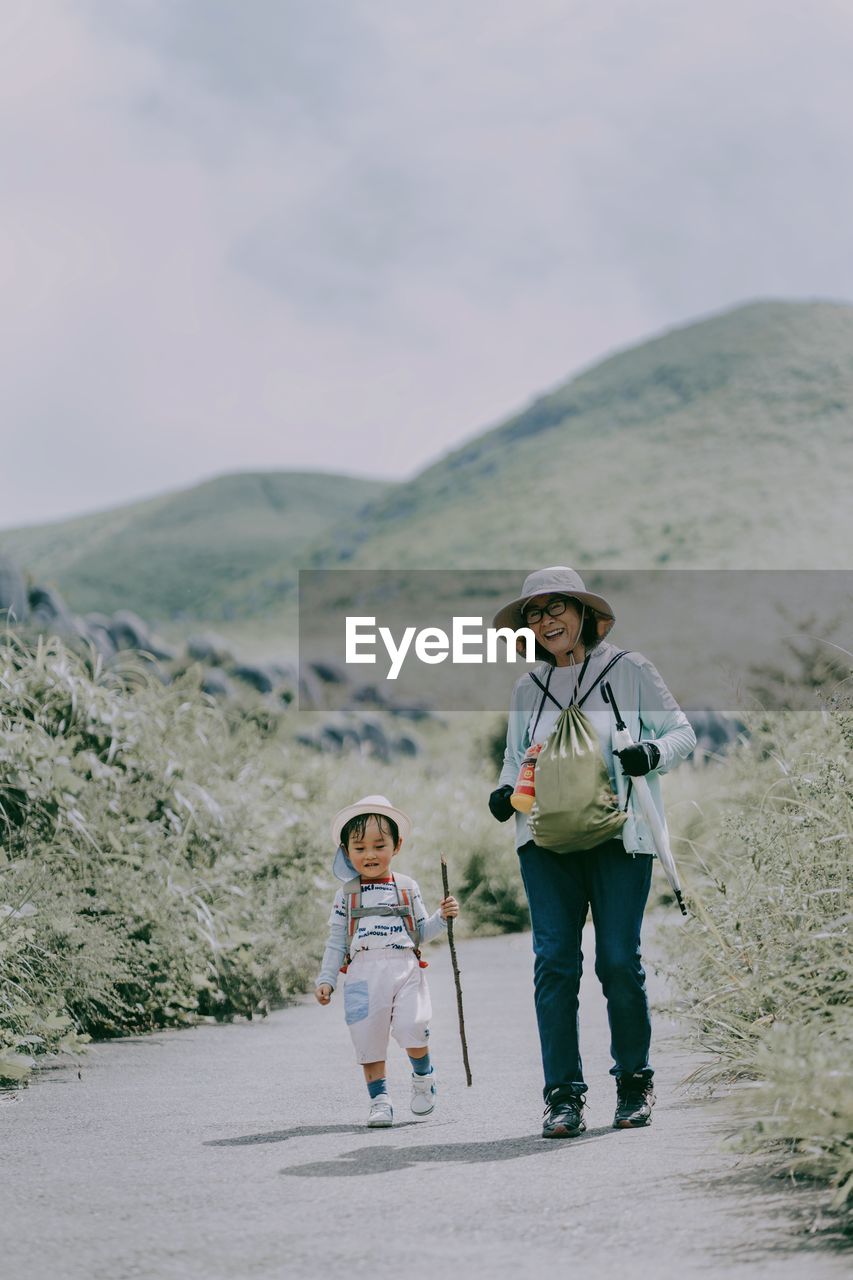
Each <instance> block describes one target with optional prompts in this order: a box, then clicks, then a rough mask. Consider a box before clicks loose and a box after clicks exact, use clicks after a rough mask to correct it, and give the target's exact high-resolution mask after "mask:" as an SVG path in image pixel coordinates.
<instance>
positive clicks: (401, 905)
mask: <svg viewBox="0 0 853 1280" xmlns="http://www.w3.org/2000/svg"><path fill="white" fill-rule="evenodd" d="M391 879H392V881H393V884H394V892H395V894H396V897H397V905H396V906H394V907H391V906H386V905H382V906H373V907H364V906H362V900H361V889H362V884H361V876H354V877H353V879H352V880H348V881H347V883H346V884H345V885H344V890H343V894H344V905H345V907H346V913H347V923H346V937H347V950H346V955H345V956H344V962H343V964H342V965H341V973H346V971H347V969H348V968H349V966H350V965H351V964H352V944H353V939H354V938H355V934H356V930H357V929H358V922H359V920H360V919H361V917H362V916H374V915H375V916H396V917H397V918H398V919H399V921H400V923H401V924H402V926H403V928H404V929H405V931H406V934H407V935H408V937H409V940H410V941H411V944H412V947H413V948H414V952H415V956H416V958H417V960H418V963H419V964H420V966H421V968H422V969H426V968H427V962H426V960H422V959H421V951H420V932H421V931H420V928H419V926H418V921H417V917H416V916H415V894H414V883H415V882H414V880H412V879H411V878H410V877H409V876H402V875H401V876H395V875H392V876H391Z"/></svg>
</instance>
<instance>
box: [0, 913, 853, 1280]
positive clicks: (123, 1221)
mask: <svg viewBox="0 0 853 1280" xmlns="http://www.w3.org/2000/svg"><path fill="white" fill-rule="evenodd" d="M664 927H665V926H664ZM590 943H591V938H589V937H588V938H586V939H585V947H586V949H587V951H589V950H590ZM652 944H653V935H652ZM653 949H654V948H653V945H652V952H653ZM460 963H461V965H462V968H463V984H464V991H465V1001H466V1020H467V1022H468V1027H469V1041H470V1046H471V1064H472V1069H473V1073H474V1087H473V1088H472V1089H466V1087H465V1079H464V1074H463V1070H462V1062H461V1054H460V1051H459V1045H458V1041H457V1038H456V1022H455V1017H456V1011H455V1000H454V996H453V986H452V978H451V976H450V966H449V956H448V952H447V948H446V947H443V948H438V947H435V948H433V949H432V957H431V965H430V971H429V973H430V979H431V985H432V990H433V1001H434V1004H435V1007H436V1012H435V1018H434V1022H433V1033H432V1044H433V1057H434V1060H435V1063H436V1067H437V1070H438V1071H439V1073H440V1075H439V1080H440V1090H441V1092H440V1106H439V1108H438V1110H437V1111H436V1113H435V1115H434V1116H433V1117H431V1118H430V1119H428V1120H426V1121H415V1120H414V1119H413V1117H412V1116H411V1114H410V1112H409V1110H408V1072H407V1064H406V1063H405V1062H404V1060H403V1059H402V1057H401V1056H400V1055H398V1054H397V1051H396V1050H395V1051H394V1058H393V1062H392V1064H391V1070H390V1072H389V1075H390V1080H391V1086H392V1093H393V1097H394V1099H395V1103H396V1109H397V1117H398V1119H399V1120H400V1124H399V1125H398V1126H396V1127H395V1128H393V1129H391V1130H385V1131H370V1130H366V1129H365V1128H364V1127H363V1120H364V1116H365V1114H366V1109H367V1108H366V1093H365V1091H364V1087H363V1085H362V1084H361V1082H360V1080H359V1073H358V1072H357V1069H356V1067H355V1066H354V1064H353V1062H352V1055H351V1049H350V1044H349V1038H348V1036H347V1033H346V1029H345V1027H344V1024H343V1014H342V1010H341V1007H340V1000H339V997H337V996H336V997H335V1000H334V1001H333V1004H332V1006H331V1007H330V1008H328V1009H321V1008H320V1007H319V1006H318V1005H316V1004H315V1003H314V1002H313V1000H311V999H310V998H306V999H305V1000H304V1001H302V1002H301V1003H300V1004H299V1005H298V1006H296V1007H294V1008H290V1009H286V1010H283V1011H281V1012H279V1013H277V1014H275V1015H274V1016H272V1017H271V1018H269V1019H267V1020H266V1021H263V1022H257V1023H252V1024H248V1025H246V1024H241V1025H236V1026H230V1027H228V1026H225V1027H210V1026H204V1027H199V1028H197V1029H194V1030H190V1031H182V1032H168V1033H163V1034H160V1035H156V1036H150V1037H145V1038H140V1039H136V1040H126V1041H121V1042H117V1043H114V1044H111V1045H104V1046H100V1047H98V1048H97V1049H95V1050H93V1051H92V1053H91V1055H90V1057H89V1059H88V1061H87V1062H86V1063H84V1066H83V1071H82V1077H83V1078H82V1080H78V1079H77V1072H76V1068H72V1067H62V1068H59V1069H56V1070H53V1071H50V1072H47V1073H44V1074H43V1075H42V1076H41V1078H40V1079H39V1082H38V1083H37V1084H35V1085H34V1086H33V1087H31V1088H30V1089H28V1090H26V1091H24V1092H23V1093H21V1094H20V1095H19V1097H18V1099H17V1101H14V1102H7V1103H5V1104H4V1105H3V1106H0V1132H2V1144H3V1148H4V1162H3V1163H4V1166H5V1170H4V1175H5V1176H4V1177H3V1180H2V1189H0V1258H2V1263H3V1266H2V1273H3V1274H4V1275H8V1276H12V1275H21V1276H23V1275H26V1276H27V1277H28V1280H78V1277H79V1280H83V1278H84V1277H85V1280H131V1278H136V1277H146V1278H147V1277H151V1278H152V1280H153V1278H155V1277H156V1280H172V1277H174V1278H175V1280H177V1278H178V1277H180V1278H181V1280H184V1278H187V1280H190V1278H191V1280H196V1278H197V1280H220V1278H221V1280H226V1278H227V1280H243V1277H246V1278H249V1277H251V1278H255V1277H258V1278H259V1280H266V1278H267V1277H269V1278H270V1280H272V1278H273V1277H283V1276H288V1277H289V1276H298V1277H313V1276H329V1275H330V1274H336V1275H339V1276H352V1275H362V1274H364V1275H368V1274H370V1275H372V1276H375V1277H385V1276H388V1277H391V1276H393V1277H394V1278H395V1280H398V1278H399V1277H400V1276H402V1275H412V1274H414V1273H415V1271H417V1273H418V1274H424V1275H427V1276H428V1275H436V1274H437V1275H439V1276H440V1277H442V1280H447V1278H448V1277H455V1276H465V1277H473V1278H475V1280H477V1278H479V1277H481V1276H482V1277H486V1276H490V1277H495V1276H512V1277H516V1278H517V1277H527V1276H530V1277H533V1276H539V1275H541V1274H543V1273H544V1274H547V1272H548V1269H549V1268H553V1267H554V1266H555V1265H558V1264H560V1265H568V1266H570V1267H573V1268H576V1271H575V1274H576V1275H578V1276H582V1277H583V1278H584V1280H598V1278H599V1277H601V1278H602V1280H603V1278H604V1277H607V1280H611V1277H613V1276H614V1275H615V1276H619V1275H622V1276H625V1277H631V1280H645V1277H649V1280H651V1278H652V1277H654V1280H669V1277H672V1278H673V1280H675V1278H676V1277H677V1278H678V1280H685V1278H689V1277H693V1276H696V1277H699V1276H702V1277H705V1278H707V1277H709V1276H715V1277H716V1276H727V1277H729V1276H731V1277H759V1276H765V1275H767V1276H773V1277H774V1278H775V1277H779V1278H781V1280H785V1278H786V1277H791V1280H793V1278H794V1277H797V1278H799V1277H801V1276H806V1275H808V1276H809V1278H810V1280H823V1277H831V1276H841V1275H842V1274H846V1271H847V1268H846V1264H845V1259H844V1258H843V1257H841V1256H839V1255H838V1254H836V1253H833V1252H831V1251H828V1250H826V1249H822V1248H820V1247H817V1246H816V1245H814V1244H813V1243H810V1242H809V1241H808V1240H807V1239H804V1237H803V1235H802V1233H801V1228H802V1224H803V1220H804V1218H805V1217H806V1216H808V1213H809V1211H810V1209H811V1208H812V1205H813V1198H812V1193H811V1192H808V1191H801V1190H799V1189H797V1188H792V1187H790V1186H789V1185H787V1184H786V1183H784V1182H779V1181H769V1180H767V1179H765V1178H763V1177H762V1176H761V1175H760V1173H759V1172H758V1171H757V1170H756V1168H755V1166H754V1165H753V1164H752V1163H750V1162H744V1161H741V1162H740V1163H739V1162H738V1160H737V1158H736V1157H735V1156H734V1155H732V1154H731V1153H730V1152H726V1151H725V1150H723V1149H722V1148H721V1145H720V1141H721V1135H722V1133H723V1132H724V1131H725V1129H726V1128H727V1127H728V1126H729V1125H730V1124H731V1117H732V1104H731V1103H730V1102H728V1101H726V1100H722V1101H714V1102H696V1101H690V1100H688V1099H686V1098H685V1097H684V1096H683V1095H682V1094H680V1093H679V1092H678V1090H677V1088H676V1086H677V1082H678V1080H679V1079H680V1078H681V1077H682V1076H683V1075H684V1074H685V1073H686V1071H687V1070H688V1069H689V1067H690V1060H689V1058H688V1057H686V1055H685V1053H684V1051H683V1050H682V1049H681V1048H680V1047H679V1046H678V1044H677V1041H676V1039H675V1035H674V1031H675V1028H674V1027H673V1026H672V1024H670V1023H669V1022H667V1021H666V1020H665V1019H664V1018H663V1017H661V1016H658V1017H657V1019H656V1022H655V1044H654V1062H655V1066H656V1068H657V1084H658V1098H659V1101H658V1105H657V1107H656V1108H655V1116H654V1124H653V1125H652V1127H651V1128H650V1129H648V1130H644V1131H637V1132H627V1133H626V1132H617V1131H614V1130H612V1129H611V1127H610V1123H611V1120H612V1114H613V1083H612V1081H611V1079H610V1077H609V1076H608V1068H609V1057H608V1051H607V1046H608V1033H607V1021H606V1014H605V1008H604V1002H603V999H602V997H601V993H600V990H599V989H598V987H597V984H596V981H595V978H594V976H592V974H591V965H587V970H588V973H587V975H586V976H585V977H584V994H583V1003H582V1014H583V1018H582V1034H583V1047H584V1065H585V1073H586V1077H587V1079H588V1080H589V1082H590V1095H589V1104H590V1105H589V1129H588V1131H587V1133H586V1134H584V1135H583V1136H582V1137H579V1138H576V1139H573V1140H571V1141H564V1142H544V1141H543V1140H542V1139H541V1138H540V1137H539V1136H538V1135H539V1123H540V1117H541V1102H540V1075H539V1071H540V1068H539V1060H538V1046H537V1040H536V1032H535V1023H534V1016H533V1001H532V985H531V983H532V980H531V973H532V962H531V956H530V939H529V936H528V935H515V936H511V937H503V938H494V939H485V940H482V941H476V942H467V943H463V944H462V945H461V947H460ZM650 986H651V994H652V998H653V1001H654V999H655V997H656V996H658V997H659V995H660V986H659V984H658V983H657V981H656V980H654V979H651V981H650ZM376 1241H382V1242H384V1243H385V1245H386V1251H385V1254H384V1256H381V1257H380V1256H377V1253H376V1247H375V1242H376Z"/></svg>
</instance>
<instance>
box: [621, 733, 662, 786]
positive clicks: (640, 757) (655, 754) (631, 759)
mask: <svg viewBox="0 0 853 1280" xmlns="http://www.w3.org/2000/svg"><path fill="white" fill-rule="evenodd" d="M616 754H617V756H618V757H619V760H620V761H621V764H622V768H623V769H624V771H625V773H626V774H627V775H628V777H629V778H642V777H643V776H644V775H645V774H647V773H651V771H652V769H656V768H657V767H658V765H659V764H660V751H659V749H658V748H657V747H656V746H655V744H654V743H653V742H635V743H634V745H633V746H631V747H623V748H622V750H621V751H617V752H616Z"/></svg>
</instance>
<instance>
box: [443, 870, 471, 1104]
mask: <svg viewBox="0 0 853 1280" xmlns="http://www.w3.org/2000/svg"><path fill="white" fill-rule="evenodd" d="M441 883H442V885H443V886H444V896H445V898H449V897H450V888H449V886H448V883H447V859H446V858H445V856H444V854H442V855H441ZM447 941H448V942H449V943H450V963H451V964H452V965H453V981H454V982H455V983H456V1012H457V1013H458V1014H459V1038H460V1040H461V1041H462V1061H463V1062H464V1063H465V1078H466V1080H467V1081H468V1088H469V1089H470V1087H471V1067H470V1065H469V1063H468V1041H467V1040H466V1039H465V1014H464V1013H463V1011H462V984H461V983H460V981H459V965H458V964H457V962H456V943H455V942H454V941H453V918H452V917H449V918H448V921H447Z"/></svg>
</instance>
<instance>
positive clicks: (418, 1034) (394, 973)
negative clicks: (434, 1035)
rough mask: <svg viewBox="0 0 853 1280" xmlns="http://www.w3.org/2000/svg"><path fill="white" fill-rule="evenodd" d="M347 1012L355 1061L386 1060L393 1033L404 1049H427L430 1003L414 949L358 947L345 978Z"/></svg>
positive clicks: (424, 976) (345, 1010) (427, 988)
mask: <svg viewBox="0 0 853 1280" xmlns="http://www.w3.org/2000/svg"><path fill="white" fill-rule="evenodd" d="M344 1017H345V1018H346V1022H347V1026H348V1027H349V1030H350V1035H351V1036H352V1042H353V1045H354V1046H355V1056H356V1061H357V1062H362V1063H363V1062H384V1061H385V1058H386V1056H387V1053H388V1036H389V1034H390V1035H392V1036H393V1037H394V1039H395V1040H396V1041H397V1043H398V1044H399V1045H400V1047H401V1048H403V1049H423V1048H425V1047H426V1045H427V1043H428V1040H429V1020H430V1018H431V1017H432V1004H431V1003H430V997H429V987H428V986H427V980H426V974H425V972H424V970H423V969H422V968H421V967H420V965H419V964H418V960H417V957H416V955H415V953H414V951H412V950H410V949H409V948H406V949H405V950H395V949H394V948H393V947H379V948H377V949H376V950H374V951H357V952H356V953H355V955H354V956H353V958H352V961H351V963H350V965H349V968H348V969H347V974H346V978H345V980H344Z"/></svg>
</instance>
